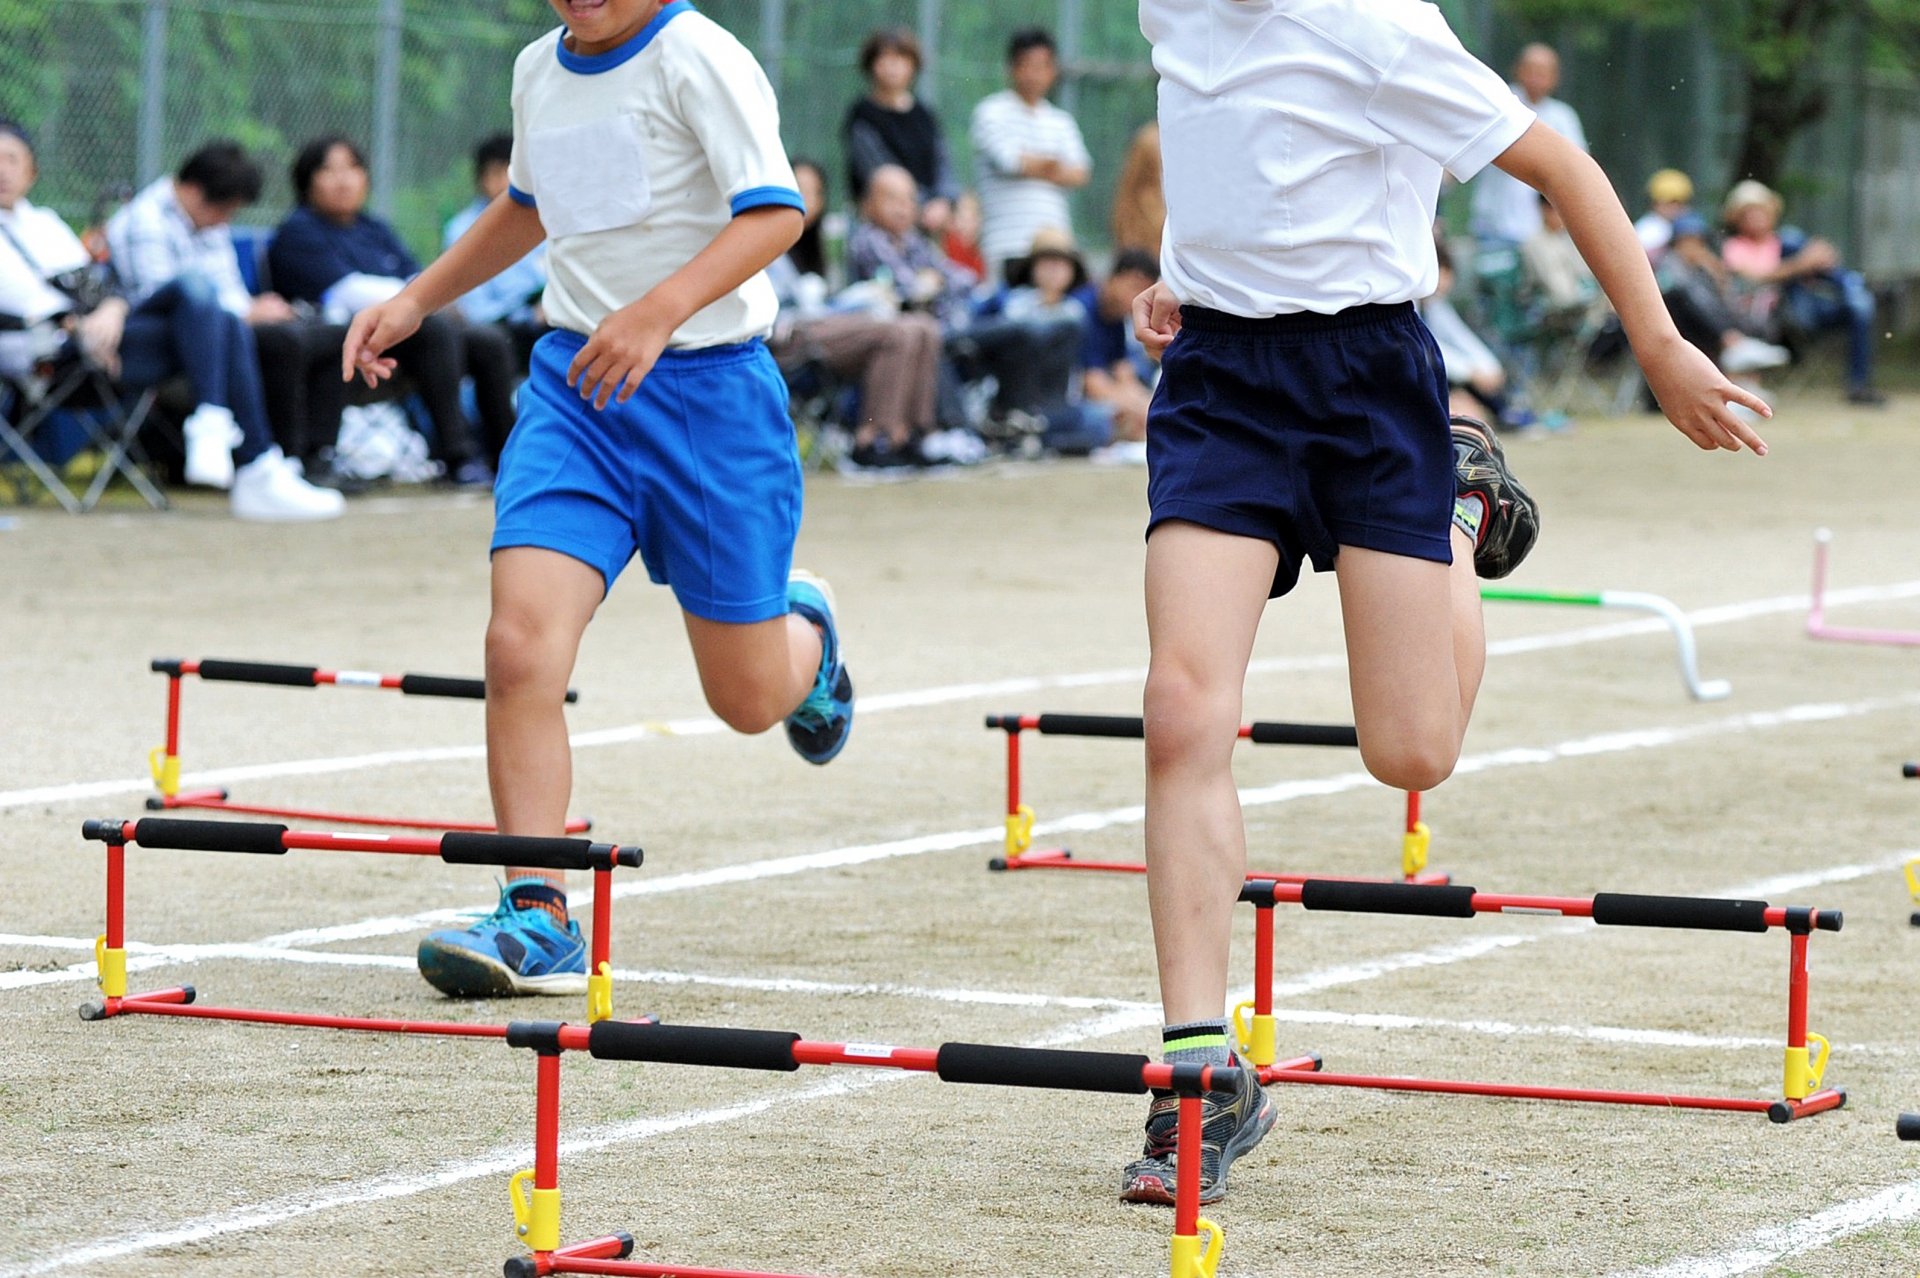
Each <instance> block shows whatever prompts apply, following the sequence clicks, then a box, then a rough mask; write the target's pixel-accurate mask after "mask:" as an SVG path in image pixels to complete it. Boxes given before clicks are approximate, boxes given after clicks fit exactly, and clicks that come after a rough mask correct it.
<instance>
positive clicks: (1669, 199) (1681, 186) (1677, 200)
mask: <svg viewBox="0 0 1920 1278" xmlns="http://www.w3.org/2000/svg"><path fill="white" fill-rule="evenodd" d="M1647 198H1648V199H1649V200H1652V201H1653V202H1654V203H1655V204H1691V203H1692V202H1693V179H1692V178H1690V177H1688V176H1687V175H1686V174H1684V173H1682V172H1681V171H1680V170H1679V169H1661V170H1660V171H1659V172H1658V173H1656V174H1654V175H1653V176H1652V177H1650V178H1648V179H1647Z"/></svg>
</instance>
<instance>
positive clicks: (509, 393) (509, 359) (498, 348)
mask: <svg viewBox="0 0 1920 1278" xmlns="http://www.w3.org/2000/svg"><path fill="white" fill-rule="evenodd" d="M460 336H461V339H462V344H463V354H464V355H465V357H466V363H467V376H469V377H471V378H473V399H474V405H475V407H477V408H478V409H479V411H480V430H481V433H482V435H483V436H484V439H485V445H486V458H487V462H488V463H489V464H490V465H492V466H493V467H494V468H495V469H496V470H497V469H498V468H499V466H500V450H501V449H503V448H505V447H506V446H507V433H508V432H509V431H511V430H512V429H513V386H514V383H515V382H516V381H518V380H519V378H520V376H521V374H522V373H523V371H524V370H525V368H526V364H525V362H524V360H523V359H522V358H521V357H520V355H519V354H518V352H517V350H516V343H515V339H514V335H513V334H512V333H511V332H509V331H508V330H507V328H506V326H505V325H503V324H463V325H462V326H461V334H460ZM527 349H528V350H529V351H531V350H532V349H533V347H532V343H528V345H527Z"/></svg>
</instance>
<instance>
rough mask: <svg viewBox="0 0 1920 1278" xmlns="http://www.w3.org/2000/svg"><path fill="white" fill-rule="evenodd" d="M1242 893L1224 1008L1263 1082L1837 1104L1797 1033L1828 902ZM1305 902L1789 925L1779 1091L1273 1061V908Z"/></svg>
mask: <svg viewBox="0 0 1920 1278" xmlns="http://www.w3.org/2000/svg"><path fill="white" fill-rule="evenodd" d="M1240 899H1241V900H1242V901H1245V902H1248V903H1249V904H1251V905H1252V906H1253V907H1254V995H1253V999H1252V1001H1251V1002H1249V1003H1242V1004H1241V1005H1240V1006H1239V1007H1237V1008H1235V1009H1234V1013H1233V1020H1234V1026H1235V1032H1236V1037H1237V1038H1238V1040H1239V1045H1240V1051H1241V1053H1242V1055H1243V1056H1244V1057H1245V1059H1246V1060H1247V1061H1248V1062H1250V1063H1251V1064H1253V1065H1255V1066H1258V1067H1259V1068H1260V1081H1261V1082H1263V1083H1300V1084H1308V1085H1314V1086H1322V1087H1363V1088H1377V1089H1381V1090H1387V1091H1401V1092H1436V1093H1447V1094H1452V1095H1463V1096H1505V1097H1514V1098H1519V1099H1523V1100H1558V1101H1581V1102H1588V1103H1594V1104H1605V1105H1655V1106H1664V1107H1667V1108H1672V1109H1707V1110H1730V1111H1736V1112H1742V1113H1753V1114H1765V1115H1767V1117H1769V1118H1770V1119H1772V1120H1773V1121H1774V1122H1776V1123H1786V1122H1791V1121H1793V1120H1794V1119H1796V1118H1804V1117H1806V1116H1807V1115H1809V1114H1818V1113H1820V1112H1821V1111H1823V1110H1829V1109H1838V1108H1840V1107H1841V1106H1842V1105H1844V1104H1846V1100H1847V1094H1846V1092H1845V1091H1844V1090H1842V1089H1840V1088H1822V1087H1821V1080H1822V1076H1823V1075H1824V1074H1825V1073H1826V1068H1827V1059H1828V1056H1829V1048H1828V1044H1827V1040H1826V1039H1824V1038H1822V1037H1821V1036H1820V1035H1818V1034H1810V1033H1808V1032H1807V939H1808V937H1810V936H1811V935H1812V934H1813V933H1814V932H1816V931H1820V932H1838V931H1839V930H1840V925H1841V921H1842V916H1841V914H1840V912H1839V911H1838V910H1818V909H1810V908H1808V907H1805V906H1784V907H1783V906H1773V905H1768V904H1767V903H1766V902H1765V901H1736V900H1720V899H1715V898H1709V897H1686V896H1639V895H1632V894H1628V893H1621V892H1602V893H1600V894H1598V895H1596V896H1591V897H1574V896H1531V895H1518V894H1506V893H1497V892H1481V891H1478V890H1476V889H1474V888H1471V887H1464V886H1456V885H1437V884H1432V885H1430V884H1411V883H1363V882H1355V881H1353V880H1350V879H1316V880H1310V881H1308V882H1306V883H1275V882H1266V883H1248V884H1247V885H1246V887H1245V888H1243V889H1242V890H1241V893H1240ZM1279 904H1290V905H1299V906H1301V907H1303V908H1305V909H1309V910H1343V911H1353V912H1360V913H1368V914H1413V915H1424V916H1427V917H1435V918H1472V917H1474V916H1476V915H1480V914H1547V915H1560V916H1563V917H1566V918H1586V919H1592V920H1593V921H1594V922H1595V923H1597V924H1600V925H1602V926H1616V927H1669V928H1688V929H1693V930H1700V931H1712V932H1767V931H1770V930H1772V929H1773V928H1781V929H1783V930H1784V931H1785V932H1786V933H1787V934H1788V942H1789V944H1788V966H1787V1038H1786V1053H1785V1071H1784V1080H1783V1085H1782V1088H1781V1095H1780V1096H1779V1097H1778V1098H1768V1099H1759V1100H1756V1099H1749V1098H1745V1097H1722V1096H1689V1095H1680V1094H1673V1093H1665V1092H1631V1091H1617V1090H1611V1089H1603V1088H1588V1087H1534V1086H1527V1085H1523V1084H1515V1083H1481V1082H1455V1081H1449V1080H1442V1079H1423V1078H1398V1077H1383V1076H1376V1075H1368V1074H1338V1073H1328V1072H1324V1071H1322V1070H1320V1069H1318V1068H1317V1067H1316V1068H1314V1069H1301V1068H1299V1066H1298V1065H1297V1063H1295V1062H1276V1061H1275V1060H1274V1054H1275V1040H1276V1037H1277V1033H1276V1023H1275V1020H1274V1015H1273V910H1274V907H1275V906H1276V905H1279Z"/></svg>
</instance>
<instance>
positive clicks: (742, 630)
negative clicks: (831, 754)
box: [682, 612, 821, 733]
mask: <svg viewBox="0 0 1920 1278" xmlns="http://www.w3.org/2000/svg"><path fill="white" fill-rule="evenodd" d="M682 615H683V616H684V617H685V618H686V623H687V638H688V639H689V640H690V641H692V643H693V660H694V664H695V665H697V666H698V667H699V668H700V688H701V691H703V692H705V693H706V694H707V704H708V705H709V706H712V707H713V712H714V713H715V714H717V715H719V716H720V718H721V719H722V720H723V721H724V722H725V723H726V725H727V726H728V727H730V728H732V729H733V730H734V731H736V732H746V733H755V732H765V731H766V730H767V729H768V728H771V727H772V726H773V725H774V724H776V723H779V722H780V721H781V720H782V719H784V718H786V717H787V716H788V715H790V714H792V713H793V711H794V708H795V707H797V706H798V705H799V704H800V703H801V702H802V701H804V700H806V697H807V693H808V692H810V691H812V689H813V684H814V680H815V678H817V677H818V675H819V671H820V645H821V639H820V632H819V631H818V630H815V629H814V628H813V626H812V624H810V623H809V622H808V621H807V620H806V619H805V618H803V617H801V616H800V615H799V614H797V613H791V612H790V613H788V614H787V615H785V616H784V617H775V618H774V619H773V620H771V621H756V622H752V623H750V624H747V625H738V624H731V623H728V622H722V621H708V620H707V619H706V618H704V617H696V616H694V615H693V614H692V613H684V614H682Z"/></svg>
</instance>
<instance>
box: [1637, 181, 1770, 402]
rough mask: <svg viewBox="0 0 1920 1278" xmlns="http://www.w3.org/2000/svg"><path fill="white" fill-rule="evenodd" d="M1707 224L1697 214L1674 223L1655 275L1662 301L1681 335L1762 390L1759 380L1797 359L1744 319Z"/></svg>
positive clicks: (1723, 368) (1756, 322)
mask: <svg viewBox="0 0 1920 1278" xmlns="http://www.w3.org/2000/svg"><path fill="white" fill-rule="evenodd" d="M1707 233H1708V232H1707V222H1706V219H1705V218H1703V217H1701V216H1700V215H1698V214H1697V213H1682V214H1680V215H1679V216H1677V217H1676V218H1674V221H1673V226H1672V228H1671V234H1670V235H1669V236H1668V243H1667V248H1666V251H1665V252H1664V253H1662V254H1661V257H1660V262H1659V264H1658V266H1656V267H1655V269H1654V278H1655V279H1657V280H1658V281H1659V283H1660V291H1661V296H1662V297H1664V298H1665V299H1666V303H1667V311H1668V313H1669V314H1671V315H1672V316H1673V322H1674V326H1675V327H1676V328H1678V329H1679V330H1680V335H1681V336H1682V337H1684V338H1686V339H1687V340H1688V341H1689V342H1692V343H1693V344H1694V345H1695V346H1697V347H1699V348H1700V350H1702V351H1703V352H1705V353H1706V355H1707V356H1708V357H1709V358H1711V359H1712V360H1714V361H1715V362H1716V363H1718V364H1719V365H1720V368H1721V371H1723V372H1725V373H1726V374H1727V375H1728V376H1730V377H1739V378H1742V379H1743V384H1744V385H1747V386H1748V387H1749V388H1750V389H1753V390H1755V391H1756V392H1757V391H1758V390H1759V383H1758V380H1757V377H1756V375H1757V374H1758V373H1761V372H1763V371H1765V370H1766V369H1769V368H1778V367H1780V366H1781V365H1783V364H1786V363H1789V362H1790V361H1791V360H1792V359H1793V353H1792V352H1791V351H1789V350H1787V348H1786V347H1784V346H1776V345H1774V344H1773V343H1771V342H1766V341H1762V340H1761V339H1760V337H1759V336H1757V333H1759V332H1763V331H1765V325H1764V321H1762V320H1760V319H1757V318H1753V317H1752V316H1751V313H1749V314H1748V315H1747V316H1743V315H1742V313H1741V310H1740V308H1739V306H1738V300H1739V299H1737V298H1736V297H1735V295H1734V291H1733V286H1732V280H1731V278H1730V277H1729V275H1728V272H1727V268H1726V266H1725V265H1724V264H1722V262H1721V260H1720V257H1719V255H1718V254H1717V253H1715V252H1714V251H1713V245H1711V244H1709V243H1708V242H1707Z"/></svg>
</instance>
